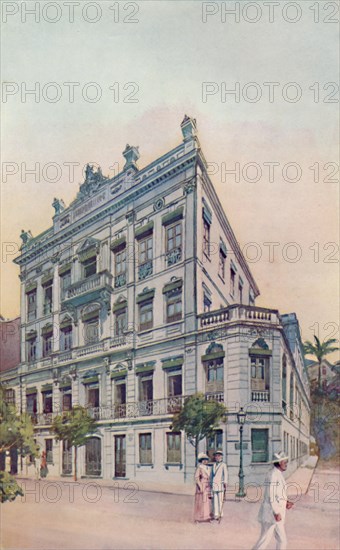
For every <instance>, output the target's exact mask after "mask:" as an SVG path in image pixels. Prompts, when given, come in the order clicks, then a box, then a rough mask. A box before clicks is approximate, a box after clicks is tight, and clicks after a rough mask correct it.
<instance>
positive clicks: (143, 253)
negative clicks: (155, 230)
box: [138, 235, 153, 280]
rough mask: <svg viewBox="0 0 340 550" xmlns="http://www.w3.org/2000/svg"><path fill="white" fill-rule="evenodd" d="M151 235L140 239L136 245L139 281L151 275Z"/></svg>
mask: <svg viewBox="0 0 340 550" xmlns="http://www.w3.org/2000/svg"><path fill="white" fill-rule="evenodd" d="M152 243H153V241H152V235H151V236H149V237H146V238H144V239H141V240H140V241H139V244H138V264H139V267H138V277H139V280H142V279H145V278H146V277H149V276H150V275H152V256H153V253H152V246H153V244H152Z"/></svg>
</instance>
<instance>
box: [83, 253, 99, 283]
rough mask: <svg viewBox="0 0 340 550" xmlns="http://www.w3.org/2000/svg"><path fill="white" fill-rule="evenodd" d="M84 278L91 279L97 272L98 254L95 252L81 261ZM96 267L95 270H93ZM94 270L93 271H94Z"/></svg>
mask: <svg viewBox="0 0 340 550" xmlns="http://www.w3.org/2000/svg"><path fill="white" fill-rule="evenodd" d="M81 266H82V275H83V277H82V278H83V279H89V278H90V277H92V276H93V275H96V273H97V254H96V253H94V254H93V255H91V256H90V257H89V258H86V260H82V261H81ZM93 266H94V267H93ZM93 269H94V270H93ZM88 270H89V272H88ZM92 271H93V273H92Z"/></svg>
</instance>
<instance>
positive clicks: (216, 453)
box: [214, 450, 223, 456]
mask: <svg viewBox="0 0 340 550" xmlns="http://www.w3.org/2000/svg"><path fill="white" fill-rule="evenodd" d="M215 455H222V456H223V451H219V450H218V451H215V452H214V456H215Z"/></svg>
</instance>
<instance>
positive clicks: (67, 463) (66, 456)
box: [62, 441, 72, 475]
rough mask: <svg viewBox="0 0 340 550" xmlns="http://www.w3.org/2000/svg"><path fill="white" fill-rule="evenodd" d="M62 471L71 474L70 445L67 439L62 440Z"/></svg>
mask: <svg viewBox="0 0 340 550" xmlns="http://www.w3.org/2000/svg"><path fill="white" fill-rule="evenodd" d="M62 472H63V474H64V475H69V474H72V447H71V446H69V444H68V442H67V441H63V461H62Z"/></svg>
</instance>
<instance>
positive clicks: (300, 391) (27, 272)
mask: <svg viewBox="0 0 340 550" xmlns="http://www.w3.org/2000/svg"><path fill="white" fill-rule="evenodd" d="M181 130H182V134H183V141H182V143H180V144H179V145H178V146H177V147H175V148H174V149H173V150H171V151H169V152H168V153H166V154H165V155H163V156H162V157H161V158H159V159H157V160H155V161H153V162H152V163H151V164H149V165H148V166H146V167H145V168H143V169H138V166H137V161H138V158H139V151H138V148H136V147H130V146H129V145H127V146H126V149H125V151H124V153H123V155H124V157H125V161H126V162H125V166H124V169H123V171H122V172H121V173H120V174H118V175H117V176H115V177H114V178H112V179H108V178H105V177H103V175H102V173H101V171H100V170H98V171H96V172H95V171H94V170H93V167H91V166H88V167H87V169H86V174H85V181H84V183H83V184H82V185H81V186H80V189H79V192H78V194H77V196H76V199H75V200H74V201H73V202H72V203H71V204H70V205H69V206H68V207H67V208H66V207H65V205H64V203H63V202H62V200H59V199H55V200H54V202H53V207H54V208H55V215H54V216H53V225H52V227H50V228H49V229H47V230H46V231H44V232H43V233H42V234H41V235H38V236H37V237H32V235H31V233H30V232H29V231H28V232H22V235H21V238H22V240H23V245H22V248H21V253H20V256H19V257H18V258H17V259H16V260H15V262H16V264H17V265H18V266H20V279H21V318H22V325H21V364H20V366H19V368H18V369H17V373H16V376H14V375H13V374H12V375H11V376H9V375H8V376H7V377H6V383H7V384H8V386H9V387H11V388H13V390H14V391H15V399H16V403H17V406H18V409H22V410H26V411H27V412H29V413H30V414H31V415H32V418H33V419H34V422H35V424H36V432H37V439H38V441H39V443H40V444H41V445H42V446H43V447H44V448H45V449H46V452H47V457H48V461H49V470H50V473H51V474H52V475H58V474H62V475H66V476H67V475H71V474H72V468H73V465H72V449H70V448H68V446H67V444H66V443H64V444H62V443H56V442H55V439H54V438H53V435H52V434H51V433H50V429H49V428H50V425H51V421H52V418H53V416H54V415H55V414H57V413H58V412H60V411H67V410H69V409H70V408H71V407H72V406H73V405H75V404H81V405H83V406H86V407H88V409H89V411H90V413H91V414H92V415H93V416H94V417H95V418H96V419H97V420H98V423H99V432H98V434H97V435H95V436H93V437H89V438H88V442H87V444H86V445H85V446H84V447H83V448H82V449H81V452H80V453H79V471H80V473H81V475H82V476H88V477H102V478H105V479H112V478H120V479H124V478H129V479H134V480H145V481H158V482H166V483H169V484H171V483H178V482H189V483H192V480H193V472H194V468H195V464H194V449H193V447H192V446H191V445H190V444H189V443H188V442H187V440H186V438H185V435H184V434H183V433H174V432H172V430H171V423H172V417H173V413H174V412H176V411H178V410H179V408H180V407H181V405H182V403H183V400H184V398H185V396H187V395H190V394H193V393H195V392H197V391H200V392H203V393H204V394H205V395H206V399H215V400H218V401H221V402H225V404H226V405H227V407H228V415H227V422H224V423H221V425H220V427H219V428H218V429H217V430H216V432H215V435H214V437H213V438H212V439H209V440H208V441H203V442H202V444H201V450H204V451H206V452H209V453H210V454H211V453H212V451H213V450H214V449H217V448H218V449H223V451H224V453H225V460H226V461H227V463H228V465H229V471H230V476H231V482H236V481H237V474H238V467H239V466H238V465H239V453H240V448H239V447H240V443H239V427H238V424H237V416H236V413H237V412H238V410H239V408H240V407H241V406H243V407H244V409H245V410H247V413H248V417H247V423H246V425H245V427H244V465H245V475H246V478H245V482H246V483H247V482H250V481H252V482H259V481H261V480H262V479H263V476H264V474H265V472H266V470H267V466H268V461H270V459H271V456H272V454H273V452H274V451H279V450H281V449H284V450H285V452H287V453H289V456H290V458H291V460H290V468H291V470H294V469H296V467H297V466H298V464H299V463H300V461H301V460H303V458H304V457H306V456H307V455H308V449H309V436H310V433H309V416H310V401H309V387H308V380H307V377H306V374H305V370H304V358H303V354H302V344H301V338H300V332H299V327H298V321H297V318H296V316H295V314H290V315H283V316H281V315H280V314H279V312H278V311H277V310H276V309H267V308H261V307H257V306H256V305H255V300H256V297H257V296H258V295H259V289H258V287H257V284H256V282H255V280H254V278H253V276H252V274H251V272H250V269H249V267H248V264H247V262H246V260H245V258H244V256H243V254H242V251H241V249H240V247H239V245H238V242H237V240H236V237H235V235H234V232H233V230H232V228H231V226H230V224H229V222H228V219H227V217H226V214H225V213H224V211H223V208H222V205H221V202H220V200H219V198H218V196H217V194H216V191H215V189H214V187H213V184H212V182H211V180H210V178H209V175H208V173H207V165H206V161H205V159H204V156H203V153H202V150H201V148H200V144H199V141H198V137H197V130H196V122H195V120H193V119H191V118H189V117H185V118H184V120H183V122H182V124H181Z"/></svg>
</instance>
